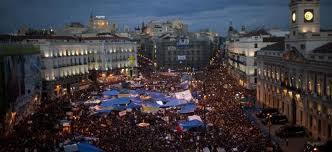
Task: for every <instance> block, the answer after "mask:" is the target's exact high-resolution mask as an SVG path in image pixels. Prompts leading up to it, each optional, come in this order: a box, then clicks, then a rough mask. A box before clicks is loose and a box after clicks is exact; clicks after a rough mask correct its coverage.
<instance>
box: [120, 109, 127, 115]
mask: <svg viewBox="0 0 332 152" xmlns="http://www.w3.org/2000/svg"><path fill="white" fill-rule="evenodd" d="M126 114H127V110H123V111H120V112H119V116H120V117H122V116H125V115H126Z"/></svg>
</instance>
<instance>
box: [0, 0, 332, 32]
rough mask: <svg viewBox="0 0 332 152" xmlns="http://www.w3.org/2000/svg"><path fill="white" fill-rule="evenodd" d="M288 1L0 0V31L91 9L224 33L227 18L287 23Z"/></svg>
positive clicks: (112, 16)
mask: <svg viewBox="0 0 332 152" xmlns="http://www.w3.org/2000/svg"><path fill="white" fill-rule="evenodd" d="M288 3H289V1H288V0H205V1H201V0H155V1H152V0H93V1H92V0H29V1H27V0H1V1H0V19H1V21H5V22H1V23H0V33H3V32H13V31H15V30H17V28H19V27H20V26H21V25H22V24H25V25H29V26H33V27H48V26H53V27H54V26H55V27H60V26H62V25H64V24H65V23H68V22H71V21H79V22H82V23H87V21H88V17H89V15H90V12H91V11H92V12H93V14H94V15H105V16H107V17H108V19H109V20H110V21H111V22H113V21H114V22H117V23H119V24H120V26H119V27H121V25H124V24H127V25H129V26H131V27H134V26H137V25H140V24H141V22H142V21H145V22H147V21H149V20H152V19H154V20H162V19H172V18H173V19H174V18H181V19H183V20H184V21H185V22H186V23H188V24H189V25H190V29H192V30H197V29H200V28H212V29H214V30H215V31H217V32H220V33H225V32H226V29H227V27H228V25H229V22H230V21H232V22H233V24H234V25H235V26H237V27H240V26H241V25H247V26H249V27H252V28H255V27H257V26H262V25H265V26H267V27H280V28H284V29H287V27H288V15H289V11H288ZM331 8H332V2H331V1H330V0H321V13H322V15H321V20H322V26H323V27H332V20H330V19H329V16H328V15H329V13H328V12H329V11H330V9H331Z"/></svg>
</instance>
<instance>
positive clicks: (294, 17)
mask: <svg viewBox="0 0 332 152" xmlns="http://www.w3.org/2000/svg"><path fill="white" fill-rule="evenodd" d="M292 21H293V22H295V21H296V14H295V12H293V13H292Z"/></svg>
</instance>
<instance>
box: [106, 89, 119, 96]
mask: <svg viewBox="0 0 332 152" xmlns="http://www.w3.org/2000/svg"><path fill="white" fill-rule="evenodd" d="M118 94H119V91H117V90H111V91H110V90H106V91H104V92H103V95H104V96H116V95H118Z"/></svg>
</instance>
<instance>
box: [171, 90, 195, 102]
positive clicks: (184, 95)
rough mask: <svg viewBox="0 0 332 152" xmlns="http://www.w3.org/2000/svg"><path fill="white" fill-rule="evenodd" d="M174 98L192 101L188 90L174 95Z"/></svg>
mask: <svg viewBox="0 0 332 152" xmlns="http://www.w3.org/2000/svg"><path fill="white" fill-rule="evenodd" d="M175 98H177V99H182V100H187V101H190V100H192V99H193V96H192V95H191V92H190V90H186V91H182V92H177V93H175Z"/></svg>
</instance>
